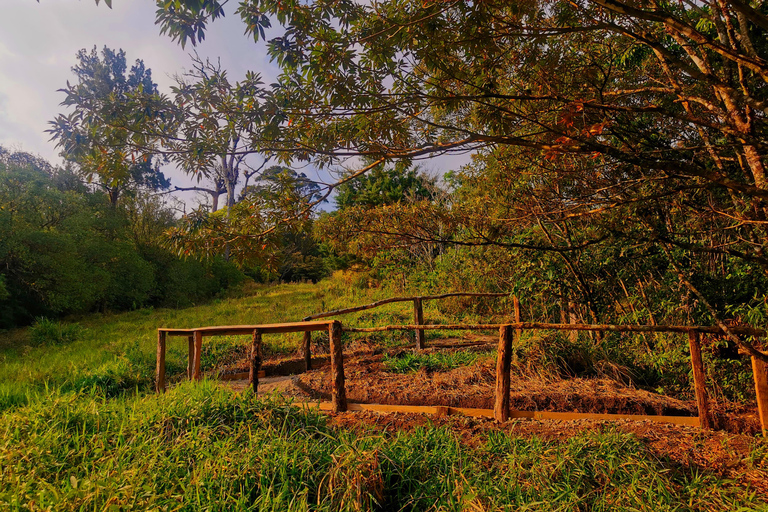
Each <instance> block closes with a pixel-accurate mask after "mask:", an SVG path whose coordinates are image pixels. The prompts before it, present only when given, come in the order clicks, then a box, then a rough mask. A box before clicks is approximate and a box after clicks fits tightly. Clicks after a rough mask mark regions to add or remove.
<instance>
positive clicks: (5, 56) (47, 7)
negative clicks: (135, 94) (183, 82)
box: [0, 0, 463, 203]
mask: <svg viewBox="0 0 768 512" xmlns="http://www.w3.org/2000/svg"><path fill="white" fill-rule="evenodd" d="M230 4H234V2H230ZM2 6H3V9H2V16H0V145H2V146H4V147H6V148H9V149H19V150H23V151H27V152H30V153H35V154H39V155H40V156H42V157H44V158H46V159H48V160H50V161H51V162H54V163H59V162H60V161H61V159H60V158H59V156H58V153H59V150H58V149H57V148H56V147H55V144H54V143H53V142H51V141H49V139H50V135H49V134H47V133H45V130H46V129H48V122H49V121H51V120H52V119H53V118H54V117H55V116H56V115H57V114H59V113H63V112H66V110H65V109H64V107H61V106H60V103H61V101H62V100H63V99H64V93H62V92H58V91H57V90H58V89H61V88H63V87H65V86H66V83H67V80H70V81H73V80H74V75H73V74H72V71H71V68H72V66H74V65H75V63H76V59H75V55H76V53H77V52H78V51H79V50H81V49H83V48H87V49H89V50H90V49H91V48H93V47H94V46H96V47H97V48H98V49H99V50H101V48H103V47H104V46H105V45H106V46H108V47H110V48H112V49H119V48H122V49H123V50H125V52H126V58H127V61H128V63H129V65H130V64H131V63H133V62H134V61H135V60H136V59H142V60H143V61H144V64H145V65H146V66H147V67H148V68H150V69H151V70H152V78H153V80H154V81H155V82H156V83H157V84H158V87H159V89H160V91H161V92H164V93H168V92H170V89H169V87H170V85H171V84H172V83H173V76H174V75H175V74H180V73H182V72H183V71H184V70H185V69H189V68H190V67H191V61H190V57H189V52H190V51H191V50H192V48H191V46H190V45H187V47H186V49H185V50H182V49H181V46H180V45H178V44H177V43H175V42H173V41H172V40H171V39H170V38H169V37H167V36H161V35H160V28H159V26H157V25H155V1H154V0H113V2H112V9H110V8H108V7H107V6H106V5H105V4H104V2H101V4H100V5H98V6H97V5H96V2H95V0H40V1H39V3H38V2H37V1H36V0H2ZM233 11H234V9H233V8H231V7H230V9H229V11H226V16H225V17H224V18H223V19H219V20H217V21H216V22H214V23H213V24H211V25H210V26H209V28H208V31H207V33H206V38H205V41H203V43H202V44H200V45H198V46H197V48H196V51H197V52H198V53H199V55H200V56H201V57H203V58H206V57H209V58H211V59H212V60H215V59H218V58H220V59H221V64H222V68H223V69H226V70H227V72H228V74H229V78H230V80H232V81H235V80H239V79H241V78H242V77H243V76H244V74H245V72H246V71H247V70H253V71H256V72H258V73H260V74H261V75H262V79H263V80H264V82H265V83H271V82H273V81H274V80H275V79H276V77H277V75H278V72H279V71H278V69H277V67H276V66H274V65H272V64H270V62H269V58H268V57H267V55H266V51H265V48H264V46H263V45H256V44H255V43H254V42H253V39H252V38H251V37H250V36H246V35H245V34H244V25H243V24H242V22H241V21H240V18H239V17H238V16H237V15H235V14H234V12H233ZM462 163H463V162H462ZM457 164H458V162H455V161H454V162H446V161H436V162H433V163H426V165H425V167H426V168H427V169H431V170H433V172H439V170H440V169H441V168H443V167H446V165H448V166H449V167H454V168H455V167H457V166H458V165H457ZM299 170H300V171H302V172H306V173H307V174H308V175H309V176H310V177H314V178H318V176H317V173H316V172H315V171H314V170H313V169H299ZM163 171H164V172H165V173H166V175H167V176H169V177H170V178H171V181H172V183H173V185H176V186H181V187H184V186H190V185H191V184H193V181H192V179H191V178H190V177H189V176H187V175H185V174H184V173H183V172H181V171H179V170H177V169H173V168H171V167H165V168H164V169H163ZM319 178H320V179H323V177H322V176H321V177H319ZM324 178H325V180H327V179H328V177H327V176H325V177H324ZM182 198H183V199H184V200H185V201H186V202H187V203H190V202H194V200H195V199H194V194H192V193H187V194H186V195H184V196H182Z"/></svg>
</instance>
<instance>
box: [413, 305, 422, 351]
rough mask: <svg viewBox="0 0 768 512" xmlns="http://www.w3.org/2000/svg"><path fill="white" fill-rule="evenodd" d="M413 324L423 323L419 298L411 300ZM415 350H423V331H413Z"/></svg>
mask: <svg viewBox="0 0 768 512" xmlns="http://www.w3.org/2000/svg"><path fill="white" fill-rule="evenodd" d="M413 322H414V323H415V324H416V325H421V324H423V323H424V309H423V308H422V306H421V298H420V297H416V298H415V299H413ZM413 332H414V334H415V340H416V350H423V349H424V329H415V330H414V331H413Z"/></svg>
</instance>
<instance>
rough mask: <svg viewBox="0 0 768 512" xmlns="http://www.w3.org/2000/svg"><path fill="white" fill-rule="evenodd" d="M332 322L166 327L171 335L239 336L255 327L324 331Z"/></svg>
mask: <svg viewBox="0 0 768 512" xmlns="http://www.w3.org/2000/svg"><path fill="white" fill-rule="evenodd" d="M329 323H330V322H328V321H325V322H287V323H280V324H261V325H216V326H212V327H196V328H194V329H165V328H163V329H162V330H163V331H165V332H166V333H167V334H168V335H169V336H188V335H189V334H194V333H195V332H199V333H202V335H203V336H237V335H250V334H252V333H253V331H254V329H259V330H260V331H261V333H262V334H279V333H285V332H306V331H324V330H325V329H327V328H328V325H329Z"/></svg>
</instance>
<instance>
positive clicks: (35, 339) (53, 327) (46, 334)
mask: <svg viewBox="0 0 768 512" xmlns="http://www.w3.org/2000/svg"><path fill="white" fill-rule="evenodd" d="M81 336H82V327H80V325H78V324H64V323H62V322H56V321H53V320H49V319H48V318H45V317H40V318H38V319H37V320H35V323H34V324H32V325H31V326H30V327H29V339H30V341H32V343H33V344H34V345H63V344H65V343H72V342H73V341H77V340H78V339H80V337H81Z"/></svg>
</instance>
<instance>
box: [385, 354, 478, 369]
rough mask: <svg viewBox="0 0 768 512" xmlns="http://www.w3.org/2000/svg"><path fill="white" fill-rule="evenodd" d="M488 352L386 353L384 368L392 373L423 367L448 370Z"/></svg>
mask: <svg viewBox="0 0 768 512" xmlns="http://www.w3.org/2000/svg"><path fill="white" fill-rule="evenodd" d="M481 357H488V353H482V354H481V353H478V352H469V351H466V350H454V351H450V352H448V351H446V352H427V353H424V352H422V353H419V352H400V353H398V354H396V355H389V354H384V368H385V369H386V370H387V371H388V372H392V373H415V372H417V371H419V370H421V369H424V370H427V371H430V372H446V371H448V370H453V369H455V368H459V367H461V366H471V365H473V364H475V363H476V362H477V360H478V359H479V358H481Z"/></svg>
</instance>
